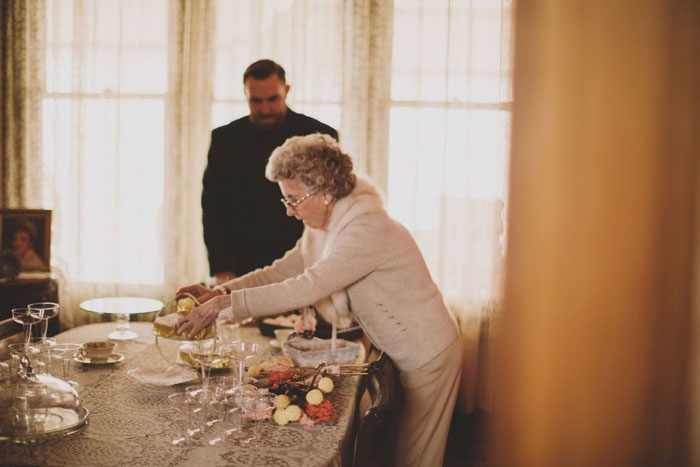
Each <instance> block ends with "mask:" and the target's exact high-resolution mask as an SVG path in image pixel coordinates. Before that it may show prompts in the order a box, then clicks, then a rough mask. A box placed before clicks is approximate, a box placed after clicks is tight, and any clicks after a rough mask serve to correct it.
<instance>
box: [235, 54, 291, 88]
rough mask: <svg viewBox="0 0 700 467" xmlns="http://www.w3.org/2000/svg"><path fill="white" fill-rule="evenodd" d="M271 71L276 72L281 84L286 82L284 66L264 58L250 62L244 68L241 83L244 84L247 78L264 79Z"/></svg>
mask: <svg viewBox="0 0 700 467" xmlns="http://www.w3.org/2000/svg"><path fill="white" fill-rule="evenodd" d="M273 73H276V74H277V76H278V77H279V79H280V81H281V82H282V84H286V78H285V73H284V68H282V67H281V66H280V65H279V64H277V63H275V62H273V61H272V60H268V59H266V58H264V59H262V60H258V61H257V62H254V63H251V64H250V65H249V66H248V68H246V70H245V73H243V84H245V81H246V80H247V79H248V78H254V79H265V78H267V77H269V76H270V75H272V74H273Z"/></svg>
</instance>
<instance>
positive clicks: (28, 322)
mask: <svg viewBox="0 0 700 467" xmlns="http://www.w3.org/2000/svg"><path fill="white" fill-rule="evenodd" d="M12 319H13V320H14V321H16V322H18V323H19V324H21V325H22V330H23V331H24V342H25V343H28V342H29V339H30V338H31V337H32V324H34V323H38V322H39V318H36V317H35V316H34V315H32V314H31V313H29V308H26V307H25V308H13V309H12Z"/></svg>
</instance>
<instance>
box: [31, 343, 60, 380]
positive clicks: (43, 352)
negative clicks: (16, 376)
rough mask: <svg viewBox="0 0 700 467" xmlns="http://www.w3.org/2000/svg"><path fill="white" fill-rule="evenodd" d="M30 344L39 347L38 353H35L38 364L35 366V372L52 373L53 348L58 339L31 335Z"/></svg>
mask: <svg viewBox="0 0 700 467" xmlns="http://www.w3.org/2000/svg"><path fill="white" fill-rule="evenodd" d="M29 345H30V346H33V347H35V348H36V349H37V353H36V355H35V359H36V365H35V367H34V372H35V373H46V374H50V373H51V371H50V369H51V348H52V347H53V346H55V345H56V339H52V338H50V337H47V338H43V337H30V338H29Z"/></svg>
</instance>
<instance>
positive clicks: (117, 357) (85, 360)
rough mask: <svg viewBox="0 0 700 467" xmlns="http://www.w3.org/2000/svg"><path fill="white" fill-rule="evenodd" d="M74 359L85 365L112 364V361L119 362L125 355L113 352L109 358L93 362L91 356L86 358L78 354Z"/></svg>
mask: <svg viewBox="0 0 700 467" xmlns="http://www.w3.org/2000/svg"><path fill="white" fill-rule="evenodd" d="M73 360H75V361H76V362H78V363H82V364H83V365H111V364H112V363H119V362H121V361H122V360H124V355H122V354H120V353H116V352H115V353H113V354H112V355H110V356H109V357H107V360H99V361H95V362H93V361H92V360H90V359H89V358H84V357H82V356H81V355H76V356H75V357H73Z"/></svg>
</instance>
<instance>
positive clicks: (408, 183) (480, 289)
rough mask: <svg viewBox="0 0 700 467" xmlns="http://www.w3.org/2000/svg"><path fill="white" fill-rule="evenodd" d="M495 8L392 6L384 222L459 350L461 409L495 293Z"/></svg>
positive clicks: (474, 377) (427, 0)
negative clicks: (408, 247) (447, 321)
mask: <svg viewBox="0 0 700 467" xmlns="http://www.w3.org/2000/svg"><path fill="white" fill-rule="evenodd" d="M511 3H512V2H511V1H507V0H496V1H494V0H397V1H396V2H395V5H394V26H393V27H394V37H393V65H392V75H391V76H392V81H391V113H390V131H389V147H390V151H389V171H388V174H389V176H388V204H389V211H390V213H391V214H392V215H393V216H394V217H396V218H397V219H399V220H400V221H401V222H402V223H403V224H404V225H406V226H407V227H408V228H409V230H410V231H411V232H412V233H413V235H414V236H415V238H416V240H417V241H418V243H419V245H420V247H421V249H422V251H423V255H424V256H425V259H426V261H427V263H428V265H429V267H430V270H431V272H432V274H433V277H434V278H435V280H436V281H437V282H438V284H439V286H440V289H441V290H442V292H443V294H444V296H445V299H446V301H447V303H448V305H449V307H450V308H451V309H452V311H453V312H454V313H455V315H456V317H457V318H458V320H459V324H460V328H461V332H462V338H463V341H464V344H465V368H464V381H463V391H462V395H461V396H462V397H461V401H460V403H461V404H462V409H463V410H465V411H470V410H471V409H473V408H474V407H475V406H476V405H479V406H482V407H484V406H488V404H489V402H488V396H489V394H488V391H486V390H485V389H486V388H485V387H484V386H483V384H484V382H486V381H487V380H488V378H486V377H485V376H486V375H485V371H486V370H487V366H486V365H485V363H486V361H487V358H486V356H485V355H484V349H485V348H486V342H485V340H488V332H485V331H486V330H488V329H489V326H488V325H489V324H491V322H492V320H493V319H494V318H495V314H496V312H497V309H498V302H499V299H500V296H501V276H502V269H503V259H504V254H505V251H504V250H505V245H504V238H505V237H504V219H505V212H504V210H505V204H504V200H505V199H506V180H507V160H508V148H509V144H508V142H509V133H510V113H511V112H510V108H511V100H512V97H511V47H510V44H511V8H512V4H511Z"/></svg>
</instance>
